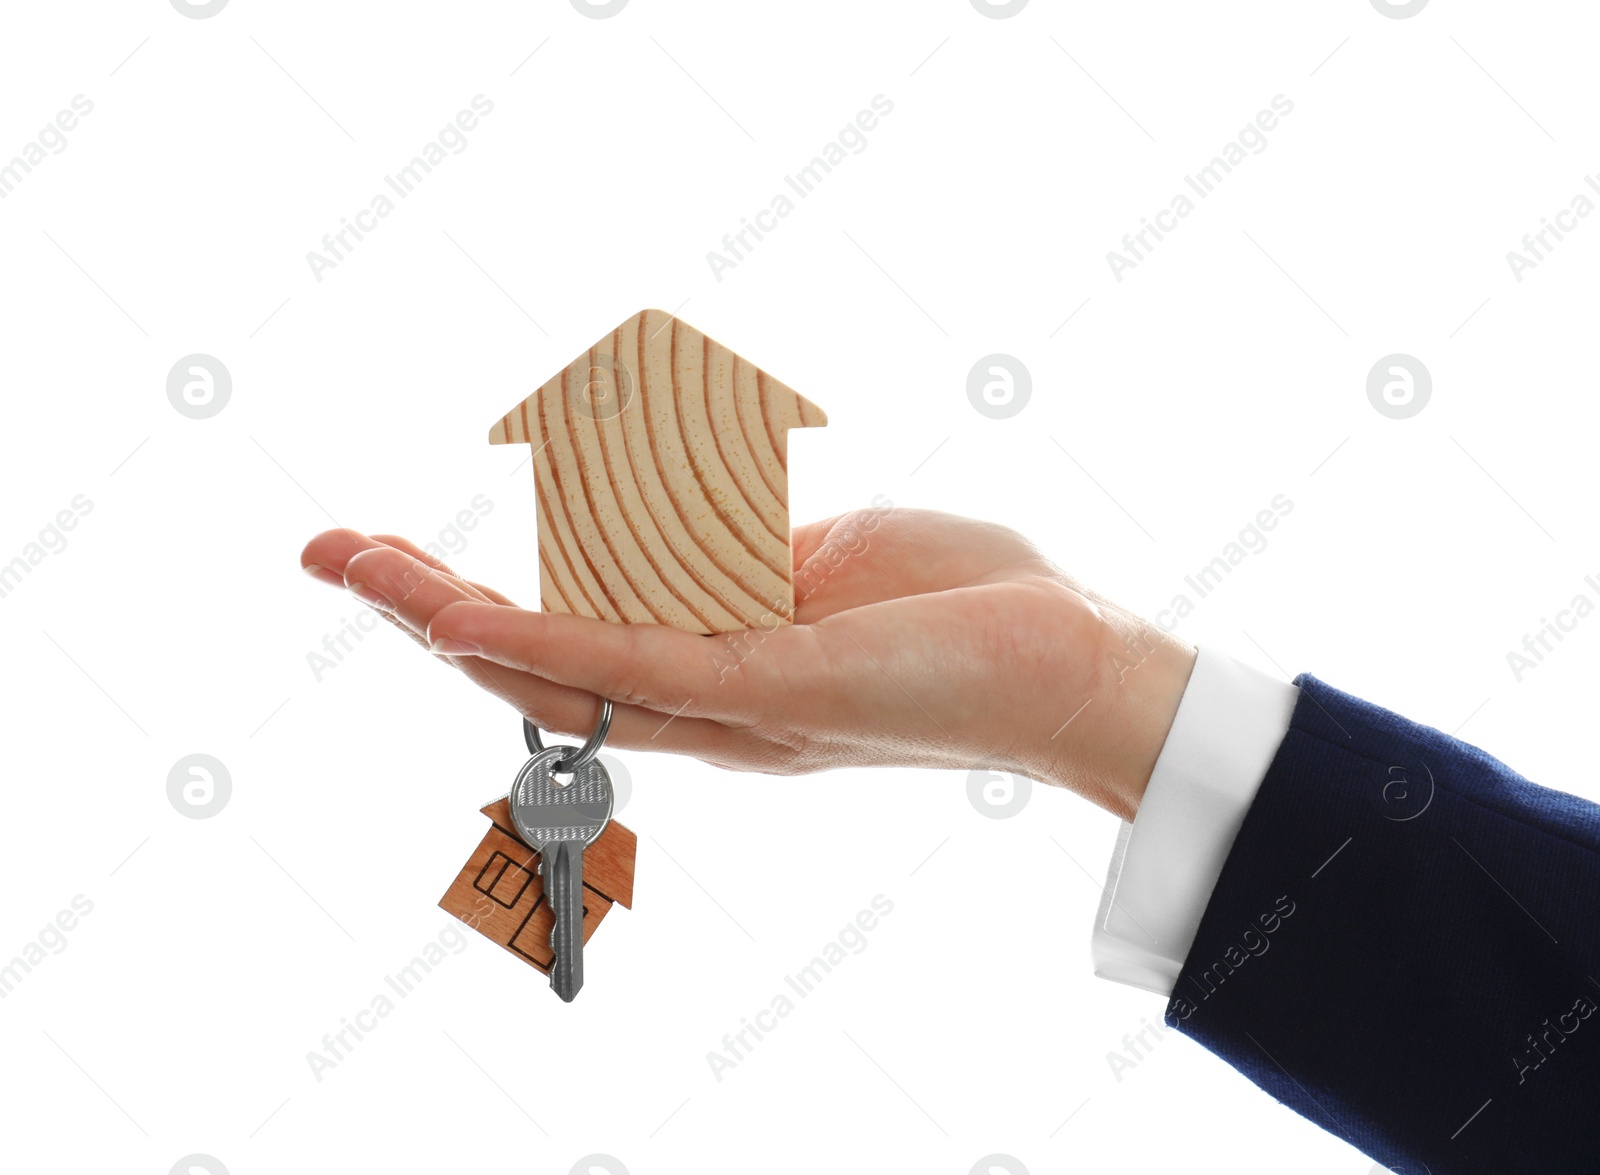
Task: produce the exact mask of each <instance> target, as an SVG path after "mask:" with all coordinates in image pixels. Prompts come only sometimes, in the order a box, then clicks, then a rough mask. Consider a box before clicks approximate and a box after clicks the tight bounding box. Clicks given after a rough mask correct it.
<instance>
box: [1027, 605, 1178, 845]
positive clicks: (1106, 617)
mask: <svg viewBox="0 0 1600 1175" xmlns="http://www.w3.org/2000/svg"><path fill="white" fill-rule="evenodd" d="M1096 605H1097V607H1096V611H1097V612H1098V614H1099V616H1098V623H1097V624H1096V625H1095V628H1094V632H1093V635H1092V637H1091V638H1090V640H1089V641H1088V642H1087V643H1088V645H1089V650H1090V652H1089V656H1090V657H1091V658H1092V664H1091V665H1089V666H1085V667H1084V668H1085V669H1086V670H1087V672H1086V673H1085V677H1086V678H1087V680H1088V682H1089V683H1090V694H1089V700H1088V702H1087V703H1085V705H1084V707H1083V709H1082V711H1081V713H1080V715H1079V716H1078V718H1077V719H1076V720H1074V721H1073V722H1072V723H1071V724H1070V726H1069V727H1068V729H1067V730H1065V731H1061V732H1058V734H1057V736H1055V737H1053V738H1052V739H1051V743H1052V744H1053V745H1052V746H1051V747H1050V748H1049V749H1048V750H1047V751H1046V759H1047V763H1048V766H1047V769H1046V774H1045V775H1044V776H1043V778H1044V779H1045V781H1046V782H1049V783H1053V784H1057V785H1060V786H1065V787H1068V788H1070V789H1072V790H1073V791H1076V792H1077V793H1079V794H1080V795H1082V796H1083V797H1084V798H1085V799H1088V800H1089V801H1091V802H1092V803H1094V804H1096V805H1098V806H1099V807H1102V808H1104V809H1106V810H1107V811H1108V812H1111V813H1112V814H1113V815H1115V816H1117V817H1118V818H1119V819H1122V820H1128V821H1131V820H1132V819H1133V818H1134V816H1135V814H1136V813H1137V812H1138V810H1139V804H1140V801H1141V800H1142V799H1143V798H1144V791H1145V787H1146V785H1148V784H1149V782H1150V774H1151V772H1152V771H1153V770H1154V769H1155V765H1156V760H1157V759H1158V758H1159V757H1160V755H1161V748H1162V747H1163V746H1164V745H1165V744H1166V740H1167V734H1168V732H1169V731H1170V730H1171V729H1172V721H1173V718H1174V717H1175V716H1176V715H1177V712H1178V704H1179V703H1180V702H1181V701H1182V700H1183V693H1184V690H1185V688H1186V687H1187V686H1188V684H1189V677H1190V674H1191V673H1192V672H1193V670H1194V663H1195V650H1194V648H1193V647H1192V646H1190V645H1188V644H1186V643H1185V642H1183V641H1181V640H1179V639H1178V638H1176V637H1174V636H1172V635H1171V634H1169V633H1166V632H1163V631H1162V630H1161V629H1160V628H1158V627H1157V626H1156V625H1154V624H1152V623H1151V622H1149V621H1148V620H1145V619H1143V618H1142V617H1139V616H1135V615H1133V614H1132V613H1129V612H1125V611H1123V610H1122V609H1120V608H1117V607H1116V606H1115V605H1111V604H1108V603H1105V602H1103V601H1096ZM1074 727H1075V728H1076V730H1075V731H1074V730H1073V728H1074ZM1069 735H1071V736H1072V737H1068V736H1069Z"/></svg>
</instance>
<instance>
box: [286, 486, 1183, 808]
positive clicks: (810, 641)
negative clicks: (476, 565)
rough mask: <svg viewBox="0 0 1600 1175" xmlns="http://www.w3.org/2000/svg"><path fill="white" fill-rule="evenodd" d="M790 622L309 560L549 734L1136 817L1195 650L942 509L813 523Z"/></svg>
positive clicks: (801, 531)
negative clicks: (858, 770)
mask: <svg viewBox="0 0 1600 1175" xmlns="http://www.w3.org/2000/svg"><path fill="white" fill-rule="evenodd" d="M793 546H794V568H795V596H796V601H797V607H796V609H795V614H794V617H793V623H792V624H783V623H780V622H779V621H778V618H776V617H772V616H769V617H767V618H766V619H765V620H764V621H760V622H759V623H760V627H757V628H753V629H749V630H746V631H742V632H737V633H723V634H719V635H716V636H699V635H694V634H691V633H686V632H680V631H678V630H676V629H671V628H666V627H664V626H661V625H655V624H613V623H608V622H606V621H602V620H594V619H590V618H588V617H581V616H571V615H567V614H565V613H547V612H529V611H524V610H523V609H520V608H518V607H516V606H515V605H513V604H512V603H511V601H510V600H508V599H506V597H504V596H502V595H500V594H499V593H498V592H495V591H493V590H492V589H490V588H487V587H484V586H482V585H481V584H475V583H471V582H468V581H466V580H464V579H462V578H460V577H459V576H458V575H457V574H456V573H455V572H453V571H451V570H450V569H449V568H448V567H445V566H444V565H443V564H441V563H440V562H439V561H438V560H437V559H434V558H433V557H432V556H430V555H428V554H426V553H425V552H423V551H422V550H420V549H419V548H417V547H416V546H414V545H413V544H411V543H409V542H407V541H406V540H404V539H401V538H398V537H395V536H391V535H378V536H374V537H370V538H369V537H367V536H365V535H361V534H357V533H356V532H354V531H348V530H332V531H327V532H325V533H323V534H320V535H318V536H317V537H316V538H315V539H313V540H312V541H311V542H310V543H309V544H308V545H307V546H306V548H305V551H304V552H303V553H302V555H301V564H302V565H303V566H304V567H305V569H306V570H307V571H308V572H311V573H312V574H313V575H315V576H316V577H317V578H319V579H322V580H324V581H326V582H328V583H331V584H335V585H338V586H343V587H348V588H349V589H350V590H351V591H353V592H354V593H355V594H356V595H357V596H359V597H360V598H361V599H362V600H364V601H365V602H366V603H368V604H371V605H372V606H373V607H375V608H377V609H378V610H379V611H380V612H382V613H384V614H385V615H386V616H388V618H389V619H391V620H392V621H393V622H394V623H395V624H396V626H397V627H399V628H401V629H402V630H403V631H405V632H407V633H408V634H410V635H411V636H412V637H413V638H414V639H415V640H416V641H417V643H419V644H421V645H423V646H424V647H426V648H429V649H431V650H432V651H433V652H434V653H436V654H438V655H440V657H441V659H443V660H445V661H447V662H449V663H450V664H452V665H454V666H456V667H457V668H458V669H460V670H461V671H462V672H463V673H465V674H466V675H467V676H468V677H469V678H471V679H472V680H473V681H474V682H476V683H477V684H478V685H480V686H482V687H483V688H484V689H486V690H488V691H489V692H490V693H492V694H494V695H495V696H497V697H500V698H503V699H504V700H505V701H507V702H509V703H510V704H511V705H512V706H514V707H515V708H516V709H517V710H519V711H520V712H521V713H522V714H524V715H526V716H527V717H529V718H531V719H532V720H533V721H534V723H535V724H536V725H538V726H540V727H541V728H543V729H545V730H549V731H552V732H554V733H559V734H563V735H571V736H578V737H582V736H584V735H587V734H588V733H589V731H590V729H591V728H592V727H593V724H594V721H595V718H596V715H597V713H598V704H597V702H596V700H595V695H601V696H604V697H608V698H610V699H611V700H612V702H613V703H614V704H615V714H614V716H613V719H612V725H611V736H610V739H609V742H610V743H612V744H614V745H616V746H619V747H623V748H638V749H648V750H663V751H672V752H675V753H678V754H686V755H693V756H694V757H695V758H698V759H702V760H704V761H705V762H707V763H711V764H714V765H716V766H719V767H725V768H729V769H732V770H739V771H761V772H767V773H771V774H779V775H797V774H801V773H804V772H811V771H824V770H827V769H828V768H831V767H849V766H862V765H873V766H923V767H945V768H953V769H958V770H971V769H973V768H975V767H984V768H990V769H994V770H998V771H1008V772H1014V773H1016V774H1020V775H1025V776H1028V777H1029V778H1032V779H1037V780H1041V781H1043V782H1046V783H1053V784H1058V785H1061V786H1065V787H1069V788H1071V789H1072V790H1073V791H1076V792H1078V793H1079V794H1080V795H1083V796H1084V797H1086V798H1087V799H1089V800H1091V801H1093V802H1094V803H1096V804H1099V805H1100V806H1101V807H1104V808H1106V809H1108V810H1109V811H1111V812H1114V813H1116V814H1117V815H1118V816H1121V817H1122V818H1124V819H1129V820H1131V819H1132V818H1133V813H1134V812H1135V811H1136V810H1137V808H1138V804H1139V799H1140V797H1141V796H1142V795H1143V794H1144V787H1145V784H1146V783H1147V782H1148V780H1149V778H1150V771H1151V768H1152V767H1153V766H1154V765H1155V760H1156V756H1157V755H1158V754H1159V753H1160V751H1161V745H1162V743H1163V742H1164V741H1165V739H1166V735H1167V730H1168V728H1169V727H1170V726H1171V723H1172V716H1173V714H1174V713H1175V712H1176V711H1177V707H1178V700H1179V699H1180V698H1181V697H1182V695H1183V689H1184V686H1185V685H1186V684H1187V682H1188V679H1189V672H1190V670H1191V668H1192V667H1193V664H1194V651H1193V650H1192V649H1191V648H1189V647H1188V646H1186V645H1184V644H1183V643H1182V642H1180V641H1177V640H1176V639H1175V638H1173V637H1171V636H1169V635H1168V634H1166V633H1163V632H1162V631H1161V630H1160V629H1158V628H1157V627H1156V626H1154V625H1153V624H1150V623H1149V622H1147V621H1145V620H1142V619H1140V618H1139V617H1137V616H1134V615H1133V614H1131V613H1129V612H1127V611H1125V610H1124V609H1122V608H1119V607H1117V606H1116V605H1114V604H1112V603H1110V602H1109V601H1107V600H1104V599H1102V598H1100V597H1099V596H1097V595H1095V594H1094V593H1093V592H1090V591H1089V590H1087V589H1086V588H1084V587H1082V586H1081V585H1079V584H1077V583H1075V582H1074V581H1073V580H1071V579H1069V578H1068V577H1067V576H1066V575H1064V574H1063V573H1062V572H1061V571H1060V570H1059V569H1058V568H1056V567H1055V566H1054V565H1053V564H1051V563H1050V562H1049V561H1048V560H1047V559H1045V558H1044V557H1043V556H1042V555H1041V554H1040V553H1039V552H1038V550H1036V549H1035V548H1034V547H1033V545H1032V544H1031V543H1029V542H1028V541H1027V540H1026V539H1024V538H1023V537H1022V536H1021V535H1019V534H1017V533H1016V532H1014V531H1011V530H1008V529H1007V528H1005V527H1002V526H997V525H995V524H992V523H986V522H978V521H974V520H972V519H967V518H959V517H956V516H953V515H948V514H938V513H934V512H931V511H924V510H909V509H903V508H894V507H884V508H881V509H867V510H859V511H854V512H852V513H850V514H845V515H841V516H839V517H837V518H831V519H828V520H826V521H823V522H815V523H812V524H810V525H808V526H802V527H799V528H797V529H796V530H795V531H794V536H793Z"/></svg>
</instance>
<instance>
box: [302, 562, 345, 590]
mask: <svg viewBox="0 0 1600 1175" xmlns="http://www.w3.org/2000/svg"><path fill="white" fill-rule="evenodd" d="M300 570H301V571H304V572H305V573H306V574H307V575H309V576H310V577H311V578H312V579H317V580H321V581H322V582H323V583H331V584H332V585H333V586H334V587H343V586H344V576H342V575H340V574H339V573H338V572H337V571H329V570H328V569H327V568H326V567H324V566H323V565H322V564H320V563H307V564H306V565H305V566H304V567H302V568H301V569H300Z"/></svg>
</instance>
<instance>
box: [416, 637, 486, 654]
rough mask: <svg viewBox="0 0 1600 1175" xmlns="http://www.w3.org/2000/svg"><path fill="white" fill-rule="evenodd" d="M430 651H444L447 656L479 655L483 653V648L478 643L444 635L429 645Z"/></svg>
mask: <svg viewBox="0 0 1600 1175" xmlns="http://www.w3.org/2000/svg"><path fill="white" fill-rule="evenodd" d="M428 652H430V653H442V654H444V655H445V656H446V657H477V656H480V655H481V654H482V653H483V650H482V649H480V648H478V646H477V645H471V644H468V643H467V642H466V641H458V640H456V639H455V638H454V637H449V636H442V637H440V638H439V639H438V640H436V641H434V642H433V644H431V645H429V646H428Z"/></svg>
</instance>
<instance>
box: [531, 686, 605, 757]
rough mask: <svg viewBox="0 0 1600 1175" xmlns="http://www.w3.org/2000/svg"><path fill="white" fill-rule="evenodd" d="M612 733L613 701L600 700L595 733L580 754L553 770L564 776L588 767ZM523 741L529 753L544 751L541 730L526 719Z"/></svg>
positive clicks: (534, 753)
mask: <svg viewBox="0 0 1600 1175" xmlns="http://www.w3.org/2000/svg"><path fill="white" fill-rule="evenodd" d="M610 733H611V699H610V698H601V699H600V721H598V722H596V723H595V724H594V733H593V734H591V735H590V736H589V738H588V740H587V741H585V742H584V744H583V746H581V747H579V748H578V753H577V754H575V755H573V756H572V758H570V759H565V760H562V761H560V762H558V763H556V764H555V765H554V766H553V767H552V768H551V770H552V771H559V772H560V773H561V774H562V775H570V774H571V773H572V772H574V771H577V770H579V769H581V768H584V767H587V766H588V765H589V764H590V763H592V762H593V761H594V757H595V756H596V755H598V754H599V753H600V748H601V747H603V746H604V745H605V741H606V735H608V734H610ZM522 739H523V741H524V742H526V743H527V744H528V753H529V754H530V755H537V754H538V753H539V752H540V751H542V750H544V749H545V747H544V743H543V742H541V741H540V739H539V728H538V727H537V726H535V725H534V724H533V723H532V722H529V721H528V720H527V719H526V718H524V719H523V720H522Z"/></svg>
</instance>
